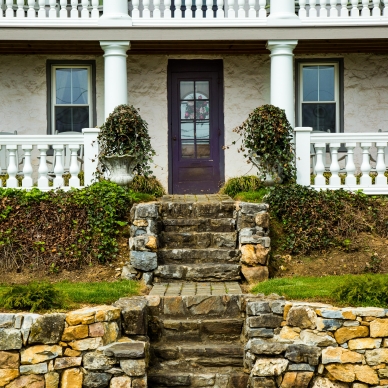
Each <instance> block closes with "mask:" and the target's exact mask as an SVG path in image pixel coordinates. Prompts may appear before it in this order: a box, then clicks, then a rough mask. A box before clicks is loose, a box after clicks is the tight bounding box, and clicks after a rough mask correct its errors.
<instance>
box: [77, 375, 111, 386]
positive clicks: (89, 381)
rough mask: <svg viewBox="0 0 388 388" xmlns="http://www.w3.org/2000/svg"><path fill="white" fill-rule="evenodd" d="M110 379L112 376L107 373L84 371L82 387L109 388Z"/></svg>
mask: <svg viewBox="0 0 388 388" xmlns="http://www.w3.org/2000/svg"><path fill="white" fill-rule="evenodd" d="M111 377H112V375H110V374H109V373H96V372H87V371H85V373H84V379H83V384H82V386H83V387H85V388H105V387H108V386H109V381H110V379H111Z"/></svg>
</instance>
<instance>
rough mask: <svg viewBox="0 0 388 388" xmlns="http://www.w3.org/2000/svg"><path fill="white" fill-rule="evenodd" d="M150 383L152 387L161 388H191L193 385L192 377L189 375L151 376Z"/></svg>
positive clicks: (149, 377)
mask: <svg viewBox="0 0 388 388" xmlns="http://www.w3.org/2000/svg"><path fill="white" fill-rule="evenodd" d="M148 383H149V386H150V387H153V386H155V387H159V386H167V387H174V386H190V385H191V376H190V374H188V373H185V374H183V373H182V374H176V375H172V374H171V375H166V374H163V375H152V374H151V375H149V376H148Z"/></svg>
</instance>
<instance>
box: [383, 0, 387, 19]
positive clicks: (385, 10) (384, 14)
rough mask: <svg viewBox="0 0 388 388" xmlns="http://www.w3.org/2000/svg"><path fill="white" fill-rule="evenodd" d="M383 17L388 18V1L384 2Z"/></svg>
mask: <svg viewBox="0 0 388 388" xmlns="http://www.w3.org/2000/svg"><path fill="white" fill-rule="evenodd" d="M383 16H385V17H388V0H384V11H383Z"/></svg>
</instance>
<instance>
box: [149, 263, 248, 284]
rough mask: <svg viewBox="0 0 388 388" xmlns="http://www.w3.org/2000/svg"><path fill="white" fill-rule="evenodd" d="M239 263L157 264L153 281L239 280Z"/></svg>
mask: <svg viewBox="0 0 388 388" xmlns="http://www.w3.org/2000/svg"><path fill="white" fill-rule="evenodd" d="M240 268H241V266H240V265H239V264H215V263H206V264H182V265H180V264H167V265H159V266H158V268H157V269H156V270H155V271H154V280H155V282H156V283H157V282H163V281H170V282H171V281H174V280H175V281H182V280H185V281H195V282H209V281H239V280H241V276H240Z"/></svg>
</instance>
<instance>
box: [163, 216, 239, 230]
mask: <svg viewBox="0 0 388 388" xmlns="http://www.w3.org/2000/svg"><path fill="white" fill-rule="evenodd" d="M163 227H164V231H165V232H234V231H235V229H236V220H235V219H234V218H231V217H227V218H216V219H213V218H203V217H202V218H168V219H165V220H163Z"/></svg>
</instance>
